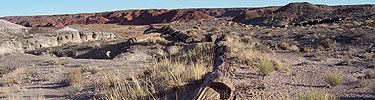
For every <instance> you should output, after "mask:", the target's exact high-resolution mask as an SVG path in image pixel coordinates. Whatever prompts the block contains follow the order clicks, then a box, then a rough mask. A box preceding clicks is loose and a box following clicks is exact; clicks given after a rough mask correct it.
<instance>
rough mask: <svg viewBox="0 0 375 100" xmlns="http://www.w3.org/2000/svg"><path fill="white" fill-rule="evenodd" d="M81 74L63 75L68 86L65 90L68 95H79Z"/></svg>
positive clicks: (78, 72) (73, 72)
mask: <svg viewBox="0 0 375 100" xmlns="http://www.w3.org/2000/svg"><path fill="white" fill-rule="evenodd" d="M82 78H83V76H82V72H81V71H77V70H76V71H72V72H69V73H67V74H66V75H65V80H64V82H65V84H67V85H69V86H68V87H67V88H66V92H67V93H68V94H70V95H74V94H77V93H79V92H80V91H81V90H82Z"/></svg>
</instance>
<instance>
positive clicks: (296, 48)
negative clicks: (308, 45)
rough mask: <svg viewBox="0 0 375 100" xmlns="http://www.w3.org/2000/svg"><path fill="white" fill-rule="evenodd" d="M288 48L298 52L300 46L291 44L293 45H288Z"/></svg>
mask: <svg viewBox="0 0 375 100" xmlns="http://www.w3.org/2000/svg"><path fill="white" fill-rule="evenodd" d="M286 49H287V50H290V51H293V52H298V51H299V48H298V46H297V45H291V46H288V47H286Z"/></svg>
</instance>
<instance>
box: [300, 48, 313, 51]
mask: <svg viewBox="0 0 375 100" xmlns="http://www.w3.org/2000/svg"><path fill="white" fill-rule="evenodd" d="M301 51H302V52H312V51H313V49H312V48H309V47H304V48H303V49H302V50H301Z"/></svg>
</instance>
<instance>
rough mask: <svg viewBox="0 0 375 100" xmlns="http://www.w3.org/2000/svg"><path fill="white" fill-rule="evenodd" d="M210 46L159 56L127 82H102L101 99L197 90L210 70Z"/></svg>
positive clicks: (183, 92)
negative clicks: (102, 94)
mask: <svg viewBox="0 0 375 100" xmlns="http://www.w3.org/2000/svg"><path fill="white" fill-rule="evenodd" d="M211 48H212V46H211V45H208V44H207V45H206V44H200V45H196V46H195V47H194V48H193V49H191V50H188V51H186V53H185V54H183V55H179V56H167V57H161V58H160V59H159V60H157V61H154V62H152V63H151V64H150V65H148V66H146V67H145V68H146V70H145V71H144V74H142V75H138V76H136V77H132V78H131V80H119V81H120V82H117V84H113V83H114V82H105V84H103V85H105V86H108V83H111V85H112V84H113V87H110V88H107V89H105V88H103V89H104V90H105V92H106V93H105V95H104V97H103V99H110V100H121V99H156V98H165V97H164V96H166V95H168V94H170V93H173V94H179V95H183V94H185V93H187V92H190V91H192V90H193V89H195V88H194V87H198V86H199V84H200V82H202V78H203V77H204V76H205V75H206V74H207V73H208V72H210V71H212V69H213V68H212V66H213V65H212V64H213V62H212V59H213V56H214V53H213V51H212V50H211Z"/></svg>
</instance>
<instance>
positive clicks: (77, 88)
mask: <svg viewBox="0 0 375 100" xmlns="http://www.w3.org/2000/svg"><path fill="white" fill-rule="evenodd" d="M82 89H83V87H82V84H76V83H74V84H72V85H70V86H69V87H67V88H66V92H67V93H68V94H69V95H75V94H77V93H79V92H81V91H82Z"/></svg>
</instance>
